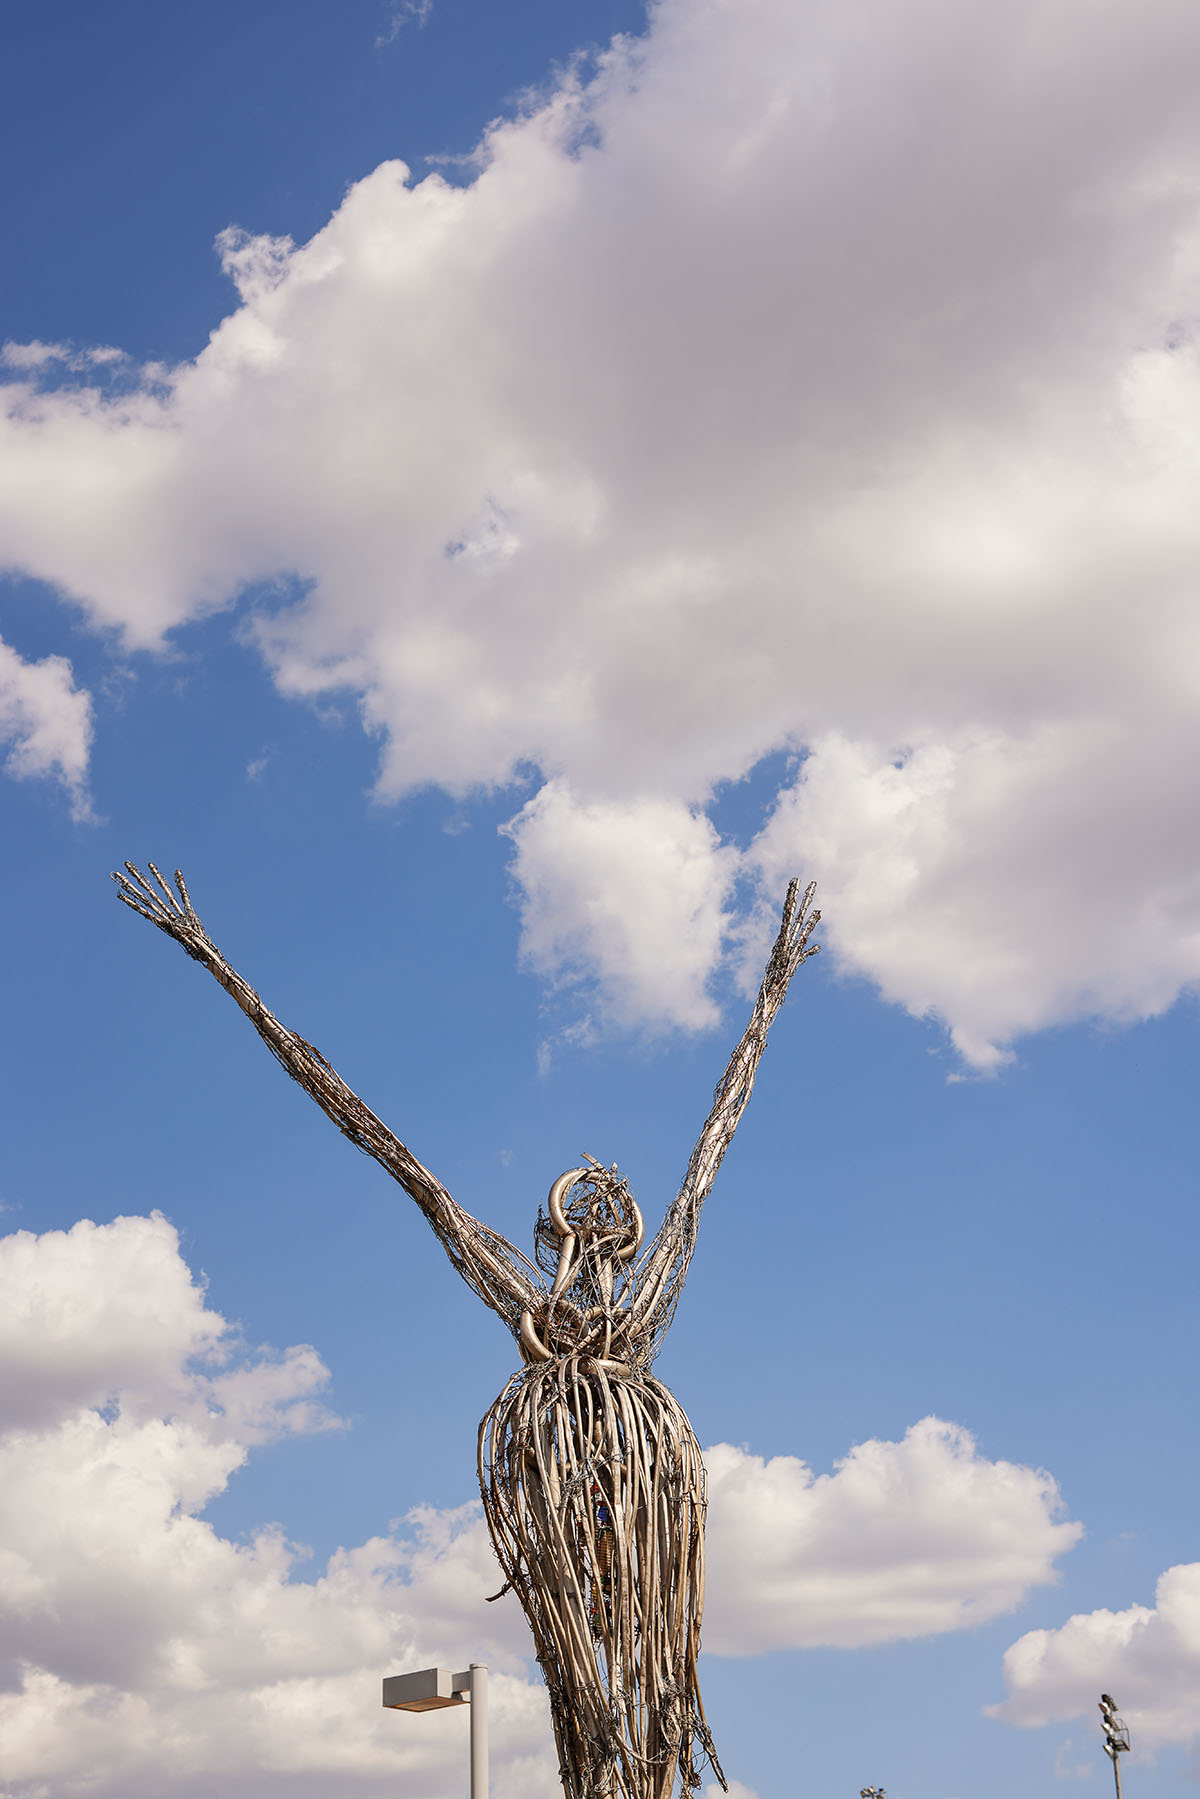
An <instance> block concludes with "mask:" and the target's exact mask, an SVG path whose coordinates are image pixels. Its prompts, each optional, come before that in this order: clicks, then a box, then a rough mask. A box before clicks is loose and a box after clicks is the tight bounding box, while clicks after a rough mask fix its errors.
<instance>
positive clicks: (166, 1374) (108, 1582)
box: [0, 1216, 556, 1799]
mask: <svg viewBox="0 0 1200 1799" xmlns="http://www.w3.org/2000/svg"><path fill="white" fill-rule="evenodd" d="M326 1378H327V1376H326V1371H325V1369H324V1367H323V1366H322V1364H321V1362H320V1360H319V1358H318V1357H317V1356H316V1354H315V1352H314V1351H313V1350H311V1349H304V1348H301V1349H292V1350H288V1351H286V1352H285V1353H284V1354H283V1355H273V1354H271V1353H269V1352H259V1353H258V1354H257V1355H255V1356H251V1357H247V1356H246V1355H245V1354H244V1352H239V1350H238V1345H237V1341H236V1336H235V1334H234V1333H232V1332H231V1331H230V1328H229V1326H228V1325H227V1324H226V1322H225V1320H224V1319H223V1318H221V1317H220V1316H219V1314H217V1313H216V1312H214V1311H212V1310H211V1309H210V1308H208V1307H207V1306H206V1305H205V1302H204V1295H203V1292H202V1289H201V1288H200V1286H199V1285H198V1284H197V1283H196V1282H195V1280H194V1279H193V1278H192V1276H191V1274H190V1272H189V1270H188V1268H187V1266H186V1264H185V1263H184V1262H183V1260H182V1258H181V1257H180V1255H179V1251H178V1241H177V1238H176V1235H175V1232H174V1231H173V1230H172V1228H171V1226H170V1225H169V1224H167V1222H166V1221H165V1220H164V1219H162V1218H161V1217H157V1216H156V1217H153V1218H119V1219H116V1220H115V1221H114V1222H113V1223H112V1224H109V1225H101V1226H97V1225H94V1224H91V1223H88V1222H86V1221H85V1222H84V1223H81V1224H78V1225H76V1226H75V1227H74V1228H73V1229H72V1230H71V1231H69V1232H62V1231H52V1232H48V1233H46V1234H45V1235H44V1236H40V1237H35V1236H32V1235H31V1234H30V1233H28V1232H20V1233H17V1235H16V1236H13V1237H9V1238H5V1239H3V1240H0V1392H2V1393H4V1395H5V1396H6V1401H10V1402H11V1409H10V1412H9V1416H8V1417H6V1418H5V1420H4V1421H3V1422H4V1424H5V1425H6V1426H7V1428H5V1429H3V1431H2V1433H0V1544H3V1548H2V1549H0V1667H2V1668H3V1670H4V1674H5V1679H4V1680H3V1682H0V1687H3V1689H5V1690H0V1739H2V1740H3V1743H4V1751H3V1775H2V1776H0V1780H2V1782H3V1784H4V1790H5V1792H6V1793H7V1792H11V1793H13V1794H14V1795H20V1799H72V1796H73V1795H83V1794H85V1793H86V1794H88V1795H94V1796H95V1799H206V1796H207V1795H208V1794H210V1793H211V1792H212V1791H213V1787H214V1783H215V1784H216V1785H217V1786H219V1787H220V1790H221V1791H222V1792H223V1793H226V1794H229V1795H230V1796H231V1799H242V1796H243V1795H245V1796H250V1795H263V1796H266V1795H271V1794H280V1795H282V1794H284V1793H286V1794H288V1795H289V1796H290V1795H297V1794H312V1795H313V1799H316V1795H318V1794H325V1793H328V1792H329V1790H330V1788H331V1785H333V1786H336V1788H337V1790H338V1792H339V1793H345V1794H348V1795H349V1794H361V1795H363V1799H376V1796H378V1799H383V1795H385V1794H391V1793H393V1792H395V1790H396V1783H397V1780H398V1779H399V1780H404V1779H408V1780H409V1781H414V1780H415V1781H418V1782H419V1783H420V1790H421V1791H422V1792H423V1793H427V1794H429V1795H430V1796H431V1799H433V1796H434V1795H442V1794H445V1795H447V1796H448V1795H450V1794H452V1793H454V1792H457V1791H458V1788H459V1784H460V1777H461V1765H460V1764H461V1762H462V1759H463V1757H464V1754H465V1746H464V1744H463V1742H462V1741H461V1738H462V1728H461V1720H451V1721H450V1723H449V1725H447V1722H446V1720H444V1719H443V1720H435V1721H434V1723H435V1725H436V1724H440V1725H441V1728H430V1727H429V1724H428V1721H426V1720H409V1719H407V1718H405V1719H398V1718H397V1717H396V1716H395V1715H394V1714H391V1713H385V1712H384V1711H383V1709H382V1707H381V1706H380V1703H379V1681H380V1678H381V1676H382V1675H383V1674H384V1673H386V1672H387V1671H388V1670H389V1669H391V1668H404V1667H405V1666H409V1667H411V1666H414V1665H416V1666H423V1665H427V1664H428V1662H429V1661H431V1660H439V1659H440V1660H449V1661H452V1662H453V1663H454V1665H455V1666H456V1667H457V1666H465V1664H466V1662H467V1661H468V1660H469V1659H470V1658H471V1655H474V1656H475V1657H476V1658H477V1659H478V1658H479V1657H480V1656H481V1654H482V1655H484V1656H486V1657H487V1658H488V1659H489V1660H490V1661H491V1663H492V1667H493V1687H494V1694H495V1697H494V1704H493V1713H494V1727H493V1735H494V1738H495V1744H496V1754H495V1761H496V1781H495V1791H496V1792H497V1794H498V1796H499V1799H524V1796H525V1795H533V1796H536V1799H550V1796H551V1795H552V1794H553V1793H554V1791H555V1790H556V1788H555V1785H554V1783H553V1780H552V1779H551V1775H552V1772H553V1760H552V1757H551V1755H550V1754H549V1753H548V1752H547V1749H546V1741H547V1738H548V1734H549V1733H548V1723H547V1720H546V1717H545V1707H544V1698H543V1695H542V1694H541V1693H540V1691H539V1690H538V1689H537V1688H536V1687H534V1686H533V1685H532V1684H531V1683H530V1682H529V1681H528V1679H527V1678H526V1677H525V1674H524V1669H523V1665H522V1662H521V1659H520V1655H521V1652H522V1650H523V1649H524V1646H525V1645H524V1633H523V1628H522V1624H521V1620H520V1617H519V1614H517V1612H516V1608H515V1607H513V1606H511V1605H507V1606H493V1607H489V1606H487V1605H486V1603H485V1595H486V1594H487V1593H488V1592H490V1591H494V1589H495V1587H496V1585H497V1584H498V1580H497V1570H496V1564H495V1559H494V1557H493V1555H492V1551H491V1547H490V1545H489V1543H488V1540H487V1536H486V1532H485V1530H484V1526H483V1524H482V1521H481V1519H480V1517H479V1511H478V1507H477V1506H473V1505H468V1506H464V1507H461V1508H460V1509H459V1510H457V1511H448V1512H445V1511H443V1512H438V1511H434V1510H432V1509H428V1508H426V1509H422V1510H418V1511H417V1512H415V1513H413V1514H412V1515H411V1516H410V1518H409V1519H408V1521H407V1528H405V1529H403V1530H398V1531H393V1532H391V1533H388V1534H381V1535H379V1536H377V1537H374V1538H372V1539H371V1540H370V1541H368V1542H366V1543H363V1544H361V1545H360V1546H358V1547H356V1548H351V1549H343V1550H339V1551H338V1552H337V1553H336V1554H335V1555H333V1556H332V1557H331V1558H330V1561H329V1563H328V1565H327V1567H326V1568H325V1569H324V1571H323V1572H321V1573H320V1575H319V1576H318V1577H317V1578H315V1579H311V1580H297V1579H296V1578H294V1576H295V1572H296V1569H297V1565H298V1563H299V1562H300V1561H301V1560H302V1558H303V1556H304V1553H305V1552H304V1551H302V1550H300V1549H298V1548H297V1547H296V1546H295V1545H294V1544H291V1543H289V1542H288V1541H287V1539H286V1537H285V1536H284V1534H283V1532H282V1531H281V1529H279V1528H278V1527H274V1526H271V1527H266V1528H264V1529H263V1530H261V1531H260V1532H259V1533H258V1534H257V1535H256V1536H255V1537H254V1539H253V1541H251V1542H250V1543H249V1544H236V1543H233V1542H230V1541H228V1540H227V1539H225V1538H223V1537H221V1536H220V1535H219V1534H218V1533H217V1532H216V1531H215V1530H214V1529H213V1527H212V1526H211V1525H210V1524H209V1523H207V1522H206V1521H205V1520H204V1519H203V1518H201V1517H200V1516H198V1513H199V1512H200V1510H201V1509H202V1508H203V1506H204V1505H205V1503H206V1502H207V1501H208V1500H209V1499H211V1498H212V1497H213V1496H214V1495H215V1494H217V1493H219V1492H221V1491H222V1490H223V1489H224V1487H225V1485H226V1483H227V1481H228V1479H229V1477H230V1475H231V1474H232V1473H233V1472H234V1471H235V1470H236V1468H237V1467H238V1466H239V1465H240V1464H241V1463H242V1462H244V1461H245V1459H246V1455H247V1452H248V1450H249V1449H250V1448H251V1447H252V1446H253V1445H254V1444H256V1443H260V1442H262V1441H264V1440H265V1439H266V1438H268V1437H271V1436H278V1435H280V1434H281V1433H286V1432H291V1431H297V1430H300V1431H308V1430H313V1429H320V1428H324V1427H326V1426H327V1425H329V1424H330V1423H332V1422H333V1420H331V1419H330V1417H329V1415H328V1413H326V1412H325V1411H324V1410H323V1409H322V1408H321V1407H320V1406H319V1405H318V1404H317V1403H316V1402H315V1400H314V1395H315V1394H316V1393H318V1392H319V1390H320V1388H321V1387H322V1386H323V1384H324V1382H325V1380H326ZM456 1725H458V1726H460V1727H459V1728H456Z"/></svg>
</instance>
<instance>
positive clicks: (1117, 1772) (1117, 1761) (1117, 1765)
mask: <svg viewBox="0 0 1200 1799" xmlns="http://www.w3.org/2000/svg"><path fill="white" fill-rule="evenodd" d="M1112 1765H1113V1779H1114V1780H1115V1781H1116V1783H1117V1799H1122V1795H1121V1758H1120V1756H1119V1755H1114V1756H1113V1758H1112Z"/></svg>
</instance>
